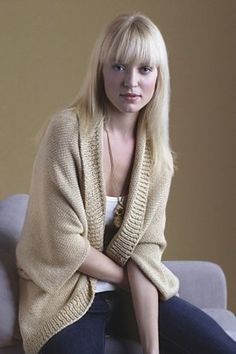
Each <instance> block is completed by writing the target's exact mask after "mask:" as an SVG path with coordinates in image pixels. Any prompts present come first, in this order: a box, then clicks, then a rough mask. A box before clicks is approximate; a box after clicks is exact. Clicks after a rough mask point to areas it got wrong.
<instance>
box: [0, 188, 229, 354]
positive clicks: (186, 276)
mask: <svg viewBox="0 0 236 354" xmlns="http://www.w3.org/2000/svg"><path fill="white" fill-rule="evenodd" d="M27 202H28V195H26V194H18V195H13V196H10V197H8V198H6V199H5V200H2V201H0V354H23V353H24V352H23V349H22V345H21V339H20V333H19V328H18V323H17V299H18V287H17V283H18V281H17V272H16V260H15V247H16V243H17V240H18V238H19V235H20V232H21V228H22V225H23V221H24V217H25V211H26V207H27ZM165 263H166V265H167V266H168V267H169V268H170V269H171V270H172V271H173V272H174V273H175V274H176V275H177V277H178V278H179V279H180V284H181V287H180V297H182V298H183V299H185V300H187V301H189V302H191V303H192V304H194V305H196V306H198V307H200V308H201V309H203V310H204V311H205V312H207V313H208V314H209V315H210V316H212V317H213V318H214V319H215V320H216V321H217V322H218V323H219V324H220V325H221V326H222V327H223V328H224V330H225V331H227V332H228V334H229V335H230V336H232V337H233V338H234V339H235V340H236V319H235V316H234V314H233V313H232V312H230V311H228V310H227V308H226V297H227V288H226V280H225V276H224V273H223V271H222V269H221V268H220V267H219V266H218V265H216V264H214V263H211V262H202V261H167V262H165ZM106 354H142V350H141V348H140V346H139V344H138V343H136V342H132V341H119V340H116V339H114V338H107V339H106Z"/></svg>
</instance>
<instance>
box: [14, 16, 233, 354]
mask: <svg viewBox="0 0 236 354" xmlns="http://www.w3.org/2000/svg"><path fill="white" fill-rule="evenodd" d="M168 110H169V70H168V60H167V53H166V48H165V44H164V41H163V38H162V35H161V33H160V31H159V30H158V29H157V27H156V26H155V25H154V24H153V22H152V21H151V20H150V19H148V18H147V17H145V16H143V15H141V14H131V15H122V16H118V17H117V18H115V19H114V20H113V21H112V23H111V24H109V25H108V26H107V28H106V29H105V30H104V31H103V32H102V34H101V35H100V37H99V38H98V40H97V43H96V45H95V47H94V50H93V53H92V56H91V61H90V64H89V68H88V74H87V77H86V80H85V83H84V86H83V88H82V89H81V91H80V93H79V95H78V97H77V99H76V100H75V102H74V103H73V104H72V105H71V106H70V107H69V108H67V109H65V110H64V111H62V112H59V113H57V114H55V116H54V117H52V119H51V121H50V123H49V125H48V128H47V130H46V132H45V134H44V135H43V137H42V140H41V143H40V146H39V150H38V153H37V156H36V160H35V163H34V168H33V175H32V184H31V189H30V200H29V206H28V211H27V216H26V220H25V224H24V228H23V232H22V237H21V240H20V242H19V245H18V247H17V262H18V270H19V275H20V313H19V321H20V328H21V333H22V337H23V342H24V348H25V351H26V353H27V354H36V353H39V352H40V353H41V354H103V353H104V338H105V334H108V333H111V334H113V335H114V336H115V335H117V336H121V337H122V336H125V333H126V334H127V330H128V329H129V328H127V322H128V312H126V310H127V309H128V310H129V305H128V306H127V304H128V302H127V303H126V302H125V299H126V298H127V299H128V298H130V299H132V301H131V303H132V306H133V309H134V314H135V319H134V317H133V319H134V322H136V323H137V328H138V333H139V340H140V342H141V345H142V348H143V352H144V353H145V354H158V353H171V354H173V353H181V354H183V353H201V354H203V353H207V354H211V353H212V354H213V353H214V354H217V353H224V354H226V353H233V352H234V353H235V344H234V342H233V341H232V340H231V339H230V338H229V337H228V336H227V335H226V334H225V333H224V332H223V330H222V329H221V328H220V327H219V326H218V325H217V324H216V323H215V322H214V321H213V320H211V319H210V318H209V317H208V316H207V315H205V314H204V313H202V312H201V311H200V310H198V309H196V308H195V307H193V306H192V305H190V304H188V303H186V302H184V301H183V300H181V299H180V298H178V296H176V294H177V293H178V287H179V283H178V279H177V278H176V277H175V276H174V274H172V273H171V272H170V271H169V270H168V269H167V268H166V267H165V266H164V265H163V264H162V262H161V257H162V253H163V251H164V249H165V247H166V240H165V237H164V228H165V210H166V204H167V199H168V195H169V190H170V185H171V179H172V176H173V173H174V163H173V153H172V151H171V148H170V144H169V134H168ZM124 309H125V310H124ZM122 311H123V315H122ZM129 321H130V318H129ZM129 324H130V323H129ZM125 328H126V329H125ZM111 354H112V353H111Z"/></svg>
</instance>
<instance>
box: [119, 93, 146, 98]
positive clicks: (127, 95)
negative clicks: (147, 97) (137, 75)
mask: <svg viewBox="0 0 236 354" xmlns="http://www.w3.org/2000/svg"><path fill="white" fill-rule="evenodd" d="M121 96H122V97H127V98H135V97H141V95H138V94H137V93H123V94H121Z"/></svg>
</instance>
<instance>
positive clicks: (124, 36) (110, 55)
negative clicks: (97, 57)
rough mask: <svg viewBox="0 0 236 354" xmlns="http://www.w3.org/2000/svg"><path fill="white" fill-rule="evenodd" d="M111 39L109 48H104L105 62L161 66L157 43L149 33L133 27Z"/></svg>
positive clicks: (119, 32) (108, 44)
mask: <svg viewBox="0 0 236 354" xmlns="http://www.w3.org/2000/svg"><path fill="white" fill-rule="evenodd" d="M109 39H110V40H109V41H108V42H109V43H108V42H107V48H104V49H105V50H104V57H103V59H102V60H103V62H105V61H106V60H113V61H115V62H119V63H123V64H130V63H138V64H144V65H150V66H155V65H156V66H159V63H160V52H159V50H158V46H157V43H154V39H153V38H152V37H151V35H150V33H147V31H146V32H144V30H143V31H142V29H140V28H138V27H136V26H133V27H130V28H129V29H128V30H127V29H125V30H124V29H121V30H120V31H118V33H117V32H116V33H114V35H111V36H110V38H109Z"/></svg>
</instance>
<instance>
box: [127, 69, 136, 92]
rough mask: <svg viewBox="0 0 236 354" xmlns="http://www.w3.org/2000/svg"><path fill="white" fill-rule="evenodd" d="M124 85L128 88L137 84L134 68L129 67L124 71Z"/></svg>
mask: <svg viewBox="0 0 236 354" xmlns="http://www.w3.org/2000/svg"><path fill="white" fill-rule="evenodd" d="M124 86H125V87H130V88H132V87H136V86H138V73H137V70H136V69H135V68H130V69H128V70H127V71H126V72H125V77H124Z"/></svg>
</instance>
